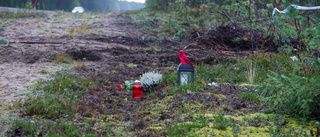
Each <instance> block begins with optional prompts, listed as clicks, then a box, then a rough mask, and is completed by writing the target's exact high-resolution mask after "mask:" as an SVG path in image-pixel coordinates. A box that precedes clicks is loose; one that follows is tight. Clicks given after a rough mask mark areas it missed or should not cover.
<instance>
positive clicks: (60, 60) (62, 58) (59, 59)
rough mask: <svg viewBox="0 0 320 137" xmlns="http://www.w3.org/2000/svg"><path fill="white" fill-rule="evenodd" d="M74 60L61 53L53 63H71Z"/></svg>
mask: <svg viewBox="0 0 320 137" xmlns="http://www.w3.org/2000/svg"><path fill="white" fill-rule="evenodd" d="M72 62H73V60H72V59H70V58H66V57H65V56H64V55H63V54H61V55H60V56H59V57H57V59H56V60H54V61H53V63H55V64H59V63H66V64H70V63H72Z"/></svg>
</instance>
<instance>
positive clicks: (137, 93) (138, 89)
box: [132, 80, 143, 99]
mask: <svg viewBox="0 0 320 137" xmlns="http://www.w3.org/2000/svg"><path fill="white" fill-rule="evenodd" d="M132 92H133V95H134V98H135V99H139V98H141V95H142V93H143V87H142V85H141V82H140V81H139V80H135V81H134V85H133V87H132Z"/></svg>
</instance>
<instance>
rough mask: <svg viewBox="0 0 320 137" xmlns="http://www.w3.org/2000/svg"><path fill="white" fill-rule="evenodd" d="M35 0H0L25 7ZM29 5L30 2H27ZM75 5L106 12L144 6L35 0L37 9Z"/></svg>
mask: <svg viewBox="0 0 320 137" xmlns="http://www.w3.org/2000/svg"><path fill="white" fill-rule="evenodd" d="M35 1H36V0H0V6H2V7H18V8H26V5H27V3H28V2H29V3H32V6H33V4H34V3H35ZM29 5H30V4H29ZM75 6H82V7H84V9H85V10H86V11H91V12H108V11H119V10H136V9H141V8H143V7H144V4H143V3H137V2H127V1H118V0H37V6H36V7H37V9H44V8H45V9H46V10H64V11H71V10H72V9H73V7H75Z"/></svg>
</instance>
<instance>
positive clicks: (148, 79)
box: [140, 72, 162, 89]
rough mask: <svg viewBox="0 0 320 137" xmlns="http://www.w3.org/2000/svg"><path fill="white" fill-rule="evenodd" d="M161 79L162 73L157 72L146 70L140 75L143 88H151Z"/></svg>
mask: <svg viewBox="0 0 320 137" xmlns="http://www.w3.org/2000/svg"><path fill="white" fill-rule="evenodd" d="M161 79H162V74H160V73H157V72H147V73H144V74H142V76H141V77H140V81H141V84H142V86H143V88H145V89H151V88H154V87H155V86H157V85H158V84H159V83H160V81H161Z"/></svg>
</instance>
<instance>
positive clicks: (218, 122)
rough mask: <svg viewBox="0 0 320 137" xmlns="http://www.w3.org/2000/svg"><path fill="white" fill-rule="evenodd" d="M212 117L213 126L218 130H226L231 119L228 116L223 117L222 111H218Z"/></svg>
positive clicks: (230, 123)
mask: <svg viewBox="0 0 320 137" xmlns="http://www.w3.org/2000/svg"><path fill="white" fill-rule="evenodd" d="M213 118H214V124H213V128H215V129H218V130H226V129H227V127H228V126H231V125H232V121H231V120H230V119H228V118H225V117H224V114H223V113H219V114H218V115H216V116H213Z"/></svg>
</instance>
